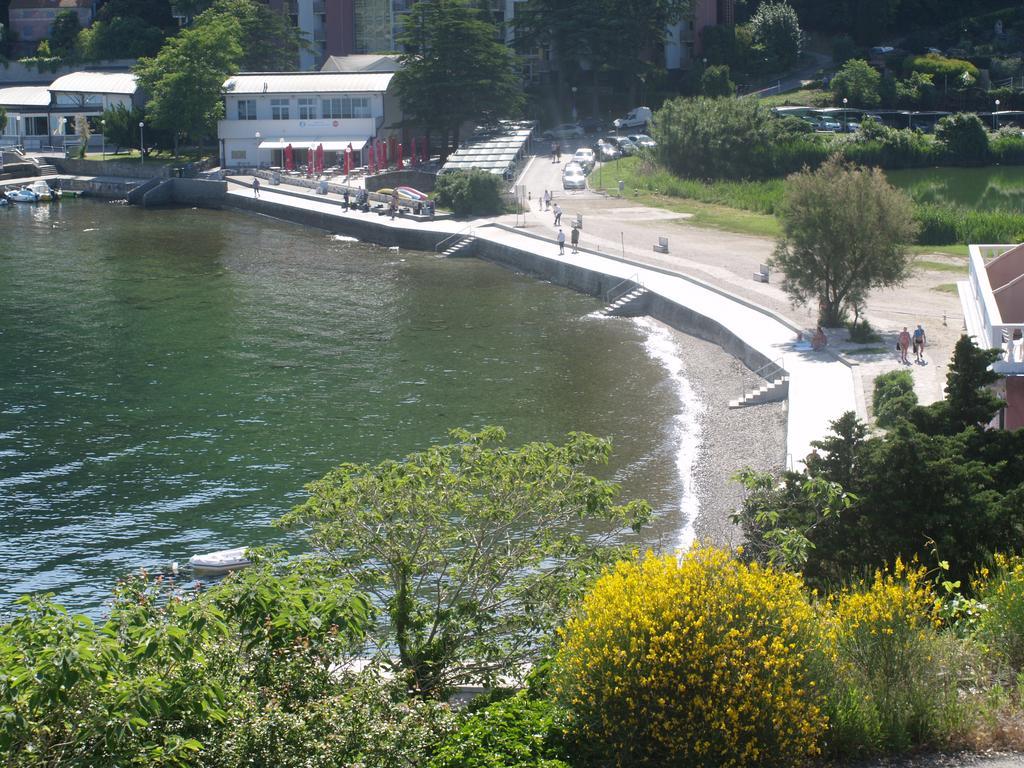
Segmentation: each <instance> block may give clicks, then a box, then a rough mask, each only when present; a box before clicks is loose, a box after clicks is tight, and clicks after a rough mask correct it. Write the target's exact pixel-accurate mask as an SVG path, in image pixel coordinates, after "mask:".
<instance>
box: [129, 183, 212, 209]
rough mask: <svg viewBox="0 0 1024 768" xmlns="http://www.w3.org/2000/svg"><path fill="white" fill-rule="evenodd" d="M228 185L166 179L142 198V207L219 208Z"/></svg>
mask: <svg viewBox="0 0 1024 768" xmlns="http://www.w3.org/2000/svg"><path fill="white" fill-rule="evenodd" d="M227 191H228V183H227V182H226V181H213V180H209V179H167V180H166V181H163V182H161V183H160V184H159V185H158V186H156V187H154V188H153V189H151V190H149V191H148V192H146V193H145V194H144V195H143V196H142V205H143V206H144V207H146V208H150V207H152V206H156V205H171V204H176V205H196V206H199V207H200V208H220V207H222V206H223V205H224V198H225V197H226V196H227Z"/></svg>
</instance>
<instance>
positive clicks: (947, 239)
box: [914, 203, 1024, 245]
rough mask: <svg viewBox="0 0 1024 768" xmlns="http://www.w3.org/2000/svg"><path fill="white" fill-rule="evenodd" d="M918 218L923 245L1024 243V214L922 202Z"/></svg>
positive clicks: (918, 208)
mask: <svg viewBox="0 0 1024 768" xmlns="http://www.w3.org/2000/svg"><path fill="white" fill-rule="evenodd" d="M914 219H915V220H916V221H917V222H918V224H919V225H920V228H921V229H920V232H919V234H918V236H917V242H918V243H919V244H920V245H953V244H957V243H1019V242H1021V241H1022V240H1024V214H1019V213H1016V212H1014V211H1000V210H995V211H980V210H974V209H972V208H962V207H959V206H954V205H938V204H933V203H919V204H917V205H915V206H914Z"/></svg>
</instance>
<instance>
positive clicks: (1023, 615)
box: [974, 554, 1024, 672]
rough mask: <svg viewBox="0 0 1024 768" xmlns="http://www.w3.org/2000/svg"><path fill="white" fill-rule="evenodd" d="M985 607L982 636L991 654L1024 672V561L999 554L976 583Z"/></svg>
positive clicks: (980, 634)
mask: <svg viewBox="0 0 1024 768" xmlns="http://www.w3.org/2000/svg"><path fill="white" fill-rule="evenodd" d="M974 590H975V594H976V595H977V596H978V601H979V603H980V604H981V605H982V606H983V609H982V611H981V614H980V617H979V619H978V637H979V638H980V640H981V641H982V643H983V644H984V645H985V647H986V649H988V651H989V652H990V653H993V654H995V655H996V657H997V658H998V659H999V660H1000V661H1002V662H1005V663H1006V664H1008V665H1009V667H1010V669H1011V670H1012V671H1014V672H1022V671H1024V559H1022V558H1021V557H1017V556H1014V557H1009V556H1007V555H1002V554H997V555H996V556H995V563H994V567H993V568H992V569H991V570H989V569H988V568H984V569H982V571H981V575H980V577H979V578H978V579H976V580H975V582H974Z"/></svg>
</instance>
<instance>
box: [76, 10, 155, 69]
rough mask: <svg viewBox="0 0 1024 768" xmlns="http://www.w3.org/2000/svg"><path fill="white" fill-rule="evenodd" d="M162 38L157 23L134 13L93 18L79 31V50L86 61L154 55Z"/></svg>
mask: <svg viewBox="0 0 1024 768" xmlns="http://www.w3.org/2000/svg"><path fill="white" fill-rule="evenodd" d="M163 42H164V33H163V31H162V30H161V29H160V28H159V27H154V26H153V25H152V24H147V23H146V22H145V21H143V20H142V19H139V18H137V17H135V16H124V17H122V16H118V17H116V18H113V19H111V20H110V21H96V22H94V23H93V24H92V25H91V26H89V27H87V28H86V29H83V30H82V31H81V32H80V33H79V35H78V50H79V52H80V54H81V56H82V58H83V59H84V60H85V61H104V60H106V59H121V58H125V59H136V58H140V57H142V56H153V55H155V54H156V53H157V52H158V51H159V50H160V46H161V45H163Z"/></svg>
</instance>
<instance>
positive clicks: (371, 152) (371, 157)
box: [366, 144, 377, 173]
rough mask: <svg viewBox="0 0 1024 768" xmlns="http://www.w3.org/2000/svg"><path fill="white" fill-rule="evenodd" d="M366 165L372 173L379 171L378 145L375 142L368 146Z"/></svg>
mask: <svg viewBox="0 0 1024 768" xmlns="http://www.w3.org/2000/svg"><path fill="white" fill-rule="evenodd" d="M366 165H367V169H368V170H369V172H370V173H376V172H377V147H376V145H375V144H370V145H369V146H368V147H367V148H366Z"/></svg>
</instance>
